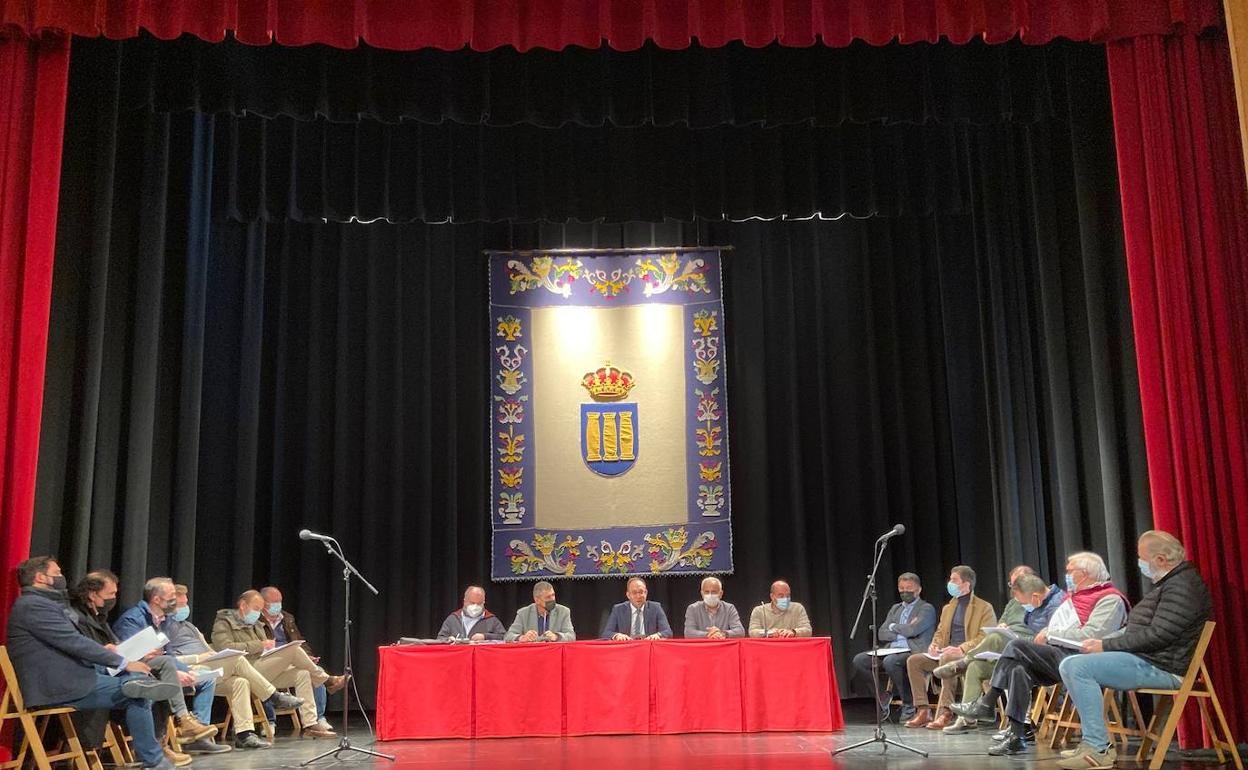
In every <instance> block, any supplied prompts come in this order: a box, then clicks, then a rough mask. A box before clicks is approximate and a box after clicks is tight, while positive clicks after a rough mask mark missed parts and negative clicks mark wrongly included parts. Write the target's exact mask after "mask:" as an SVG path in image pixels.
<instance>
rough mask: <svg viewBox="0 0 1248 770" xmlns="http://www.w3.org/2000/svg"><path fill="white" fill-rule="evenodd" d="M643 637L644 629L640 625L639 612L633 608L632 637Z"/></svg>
mask: <svg viewBox="0 0 1248 770" xmlns="http://www.w3.org/2000/svg"><path fill="white" fill-rule="evenodd" d="M645 635H646V632H645V629H644V628H643V627H642V625H641V610H639V609H637V608H636V607H634V608H633V636H634V637H637V638H639V637H642V636H645Z"/></svg>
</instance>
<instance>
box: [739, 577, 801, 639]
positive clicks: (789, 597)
mask: <svg viewBox="0 0 1248 770" xmlns="http://www.w3.org/2000/svg"><path fill="white" fill-rule="evenodd" d="M812 633H813V629H812V628H811V626H810V617H809V616H807V614H806V608H805V607H803V606H802V605H800V604H798V603H797V602H795V601H793V591H792V589H790V588H789V584H788V583H786V582H784V581H783V580H777V581H776V582H774V583H772V584H771V603H770V604H763V605H760V606H758V607H755V608H754V611H753V612H751V613H750V636H754V637H776V638H780V639H792V638H793V637H795V636H810V635H811V634H812Z"/></svg>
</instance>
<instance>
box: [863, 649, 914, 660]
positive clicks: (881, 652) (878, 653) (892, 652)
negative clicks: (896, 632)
mask: <svg viewBox="0 0 1248 770" xmlns="http://www.w3.org/2000/svg"><path fill="white" fill-rule="evenodd" d="M899 652H910V650H907V649H905V648H903V647H881V648H880V649H878V650H867V654H868V655H875V656H876V657H878V658H883V657H887V656H889V655H896V654H897V653H899Z"/></svg>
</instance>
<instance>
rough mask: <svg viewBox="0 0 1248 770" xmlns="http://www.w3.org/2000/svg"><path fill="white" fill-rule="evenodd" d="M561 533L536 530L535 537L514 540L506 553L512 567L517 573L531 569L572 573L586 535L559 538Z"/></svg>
mask: <svg viewBox="0 0 1248 770" xmlns="http://www.w3.org/2000/svg"><path fill="white" fill-rule="evenodd" d="M558 538H559V533H557V532H547V533H545V534H543V533H541V532H535V533H534V534H533V540H532V541H530V542H528V543H526V542H524V541H523V540H512V541H511V544H510V545H509V546H508V548H507V550H506V552H505V554H506V556H507V557H508V558H509V559H510V560H511V571H512V574H515V575H527V574H529V573H531V572H543V571H544V572H553V573H554V574H556V575H572V574H573V573H575V572H576V560H577V558H578V557H580V555H581V551H580V545H581V543H584V542H585V538H583V537H579V536H578V537H576V538H573V537H572V536H571V535H566V536H564V538H563V540H562V541H561V542H558V544H557V545H556V541H558Z"/></svg>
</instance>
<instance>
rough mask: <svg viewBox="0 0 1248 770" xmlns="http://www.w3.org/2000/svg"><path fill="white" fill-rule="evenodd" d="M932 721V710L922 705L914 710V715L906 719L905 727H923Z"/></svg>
mask: <svg viewBox="0 0 1248 770" xmlns="http://www.w3.org/2000/svg"><path fill="white" fill-rule="evenodd" d="M930 721H932V710H931V709H929V708H927V707H926V706H924V707H923V708H921V709H919V710H918V711H916V712H914V717H913V718H911V719H909V720H907V721H906V727H924V726H926V725H927V723H928V722H930Z"/></svg>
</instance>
